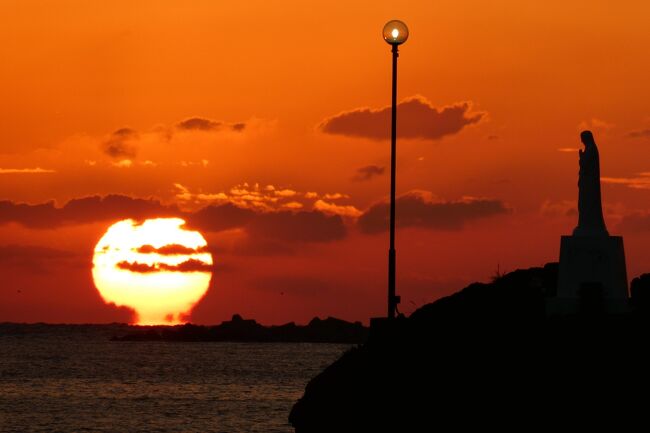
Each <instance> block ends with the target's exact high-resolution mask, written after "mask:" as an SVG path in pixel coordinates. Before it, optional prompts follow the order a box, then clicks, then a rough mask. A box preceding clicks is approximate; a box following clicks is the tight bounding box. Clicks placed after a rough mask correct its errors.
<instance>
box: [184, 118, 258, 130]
mask: <svg viewBox="0 0 650 433" xmlns="http://www.w3.org/2000/svg"><path fill="white" fill-rule="evenodd" d="M176 128H177V129H180V130H181V131H217V130H220V129H222V128H228V129H230V130H232V131H235V132H242V131H244V129H246V123H244V122H237V123H225V122H220V121H216V120H210V119H206V118H203V117H190V118H188V119H185V120H182V121H180V122H178V123H177V124H176Z"/></svg>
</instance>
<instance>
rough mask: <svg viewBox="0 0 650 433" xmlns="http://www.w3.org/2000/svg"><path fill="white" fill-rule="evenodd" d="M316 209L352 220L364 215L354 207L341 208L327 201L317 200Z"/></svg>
mask: <svg viewBox="0 0 650 433" xmlns="http://www.w3.org/2000/svg"><path fill="white" fill-rule="evenodd" d="M314 209H316V210H319V211H321V212H324V213H327V214H331V215H341V216H346V217H352V218H356V217H358V216H360V215H361V214H362V213H363V212H361V211H360V210H359V209H357V208H356V207H354V206H351V205H347V206H341V205H337V204H334V203H329V202H326V201H325V200H317V201H316V203H314Z"/></svg>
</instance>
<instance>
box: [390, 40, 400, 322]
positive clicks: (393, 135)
mask: <svg viewBox="0 0 650 433" xmlns="http://www.w3.org/2000/svg"><path fill="white" fill-rule="evenodd" d="M392 47H393V50H392V51H393V92H392V93H393V95H392V96H393V107H392V119H391V132H390V247H389V249H388V318H389V319H394V318H395V313H396V310H397V304H399V301H400V298H399V296H396V295H395V161H396V158H397V156H396V153H397V145H396V141H397V57H398V56H399V54H398V53H397V47H398V45H397V44H393V45H392Z"/></svg>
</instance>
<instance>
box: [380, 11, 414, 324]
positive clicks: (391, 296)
mask: <svg viewBox="0 0 650 433" xmlns="http://www.w3.org/2000/svg"><path fill="white" fill-rule="evenodd" d="M382 34H383V36H384V40H385V41H386V42H387V43H388V44H390V45H391V46H392V52H393V88H392V98H393V106H392V116H391V130H390V247H389V249H388V318H389V319H394V318H395V313H396V311H397V304H399V302H400V297H399V296H397V295H396V294H395V160H396V155H395V154H396V153H397V146H396V141H397V57H398V56H399V54H398V52H397V51H398V48H397V47H399V46H400V45H402V44H403V43H404V42H406V40H407V39H408V37H409V29H408V27H406V24H404V23H403V22H401V21H399V20H393V21H389V22H387V23H386V25H385V26H384V30H383V32H382Z"/></svg>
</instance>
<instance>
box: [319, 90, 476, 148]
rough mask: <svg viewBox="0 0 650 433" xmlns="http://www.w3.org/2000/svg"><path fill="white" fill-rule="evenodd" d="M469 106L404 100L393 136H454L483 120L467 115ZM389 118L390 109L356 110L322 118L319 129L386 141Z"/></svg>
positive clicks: (467, 104) (428, 138) (463, 103)
mask: <svg viewBox="0 0 650 433" xmlns="http://www.w3.org/2000/svg"><path fill="white" fill-rule="evenodd" d="M471 106H472V104H471V103H470V102H459V103H456V104H452V105H449V106H446V107H442V108H436V107H434V106H432V105H431V103H430V102H429V101H427V100H426V99H425V98H424V97H422V96H414V97H411V98H408V99H405V100H403V101H402V102H400V103H399V104H398V107H397V115H398V118H399V127H398V128H397V134H398V136H399V137H401V138H420V139H425V140H439V139H441V138H443V137H445V136H447V135H451V134H455V133H458V132H460V131H461V130H462V129H463V128H464V127H466V126H468V125H472V124H475V123H478V122H479V121H480V120H481V119H483V118H484V117H485V114H486V113H485V112H470V110H471ZM390 115H391V108H390V107H384V108H380V109H370V108H359V109H356V110H352V111H347V112H343V113H341V114H337V115H336V116H333V117H330V118H328V119H325V120H324V121H323V122H322V123H321V124H320V125H319V128H320V130H321V131H323V132H325V133H328V134H338V135H346V136H350V137H363V138H370V139H373V140H383V139H389V138H390Z"/></svg>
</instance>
